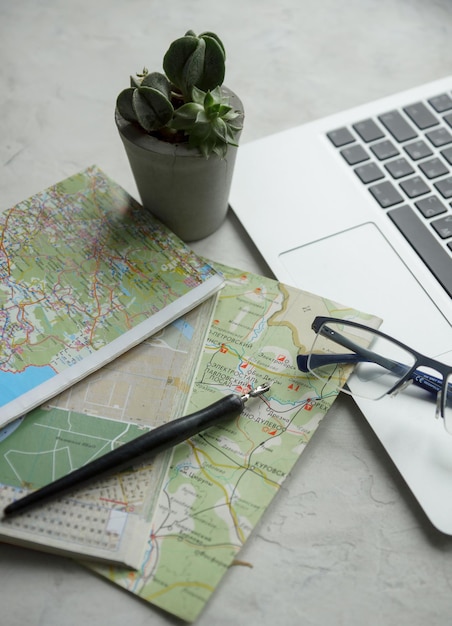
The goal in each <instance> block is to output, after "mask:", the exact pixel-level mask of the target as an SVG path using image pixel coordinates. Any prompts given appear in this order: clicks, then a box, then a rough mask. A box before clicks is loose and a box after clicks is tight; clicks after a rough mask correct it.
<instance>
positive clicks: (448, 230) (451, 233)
mask: <svg viewBox="0 0 452 626" xmlns="http://www.w3.org/2000/svg"><path fill="white" fill-rule="evenodd" d="M431 224H432V226H433V228H434V229H435V230H436V232H437V233H438V235H439V236H440V237H441V239H449V237H452V215H446V217H441V218H440V219H439V220H433V222H432V223H431Z"/></svg>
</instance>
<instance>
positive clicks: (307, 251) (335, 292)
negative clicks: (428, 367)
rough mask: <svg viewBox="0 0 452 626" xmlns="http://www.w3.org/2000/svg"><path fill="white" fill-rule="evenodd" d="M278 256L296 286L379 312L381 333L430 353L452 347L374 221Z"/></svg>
mask: <svg viewBox="0 0 452 626" xmlns="http://www.w3.org/2000/svg"><path fill="white" fill-rule="evenodd" d="M279 258H280V261H281V263H282V265H283V266H284V268H285V271H286V272H287V273H288V274H289V275H290V276H291V277H292V283H293V284H294V285H296V286H297V287H299V288H300V289H304V290H306V291H311V292H313V293H317V294H319V295H321V296H323V297H328V298H331V299H332V300H335V301H336V302H340V303H341V304H344V305H346V306H352V307H354V308H356V309H359V310H361V311H364V312H366V313H372V314H374V315H378V316H379V317H381V318H382V319H383V326H382V328H383V330H384V331H385V332H387V333H389V334H392V335H394V336H396V337H397V338H398V339H400V340H401V341H404V342H405V343H408V344H410V345H412V346H413V348H416V349H418V350H419V351H421V352H426V353H427V354H429V355H430V356H435V355H439V354H442V353H444V352H445V351H447V350H452V328H451V326H450V324H449V323H448V322H447V320H446V319H445V318H444V317H443V315H442V314H441V313H440V311H439V310H438V308H437V307H436V305H435V304H434V302H433V301H432V300H431V299H430V297H429V296H428V295H427V293H426V292H425V291H424V290H423V289H422V288H421V286H420V284H419V282H418V281H417V280H416V278H415V277H414V275H413V274H412V273H411V272H410V270H409V269H408V268H407V266H406V265H405V264H404V263H403V261H402V260H401V258H400V257H399V255H398V254H397V253H396V251H395V250H394V248H393V247H392V246H391V244H390V243H389V242H388V241H387V239H386V238H385V237H384V235H383V234H382V233H381V232H380V230H379V229H378V227H377V226H376V225H375V224H373V223H370V222H369V223H366V224H361V225H359V226H356V227H354V228H350V229H348V230H345V231H343V232H341V233H337V234H334V235H331V236H329V237H326V238H324V239H320V240H318V241H315V242H313V243H309V244H306V245H302V246H300V247H298V248H294V249H292V250H288V251H286V252H283V253H281V255H280V257H279ZM426 320H428V329H429V332H428V333H426V332H425V330H426Z"/></svg>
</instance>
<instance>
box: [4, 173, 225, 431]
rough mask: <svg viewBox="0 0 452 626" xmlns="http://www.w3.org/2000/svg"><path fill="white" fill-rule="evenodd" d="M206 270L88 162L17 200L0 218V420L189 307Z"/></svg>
mask: <svg viewBox="0 0 452 626" xmlns="http://www.w3.org/2000/svg"><path fill="white" fill-rule="evenodd" d="M215 276H216V274H215V272H214V270H213V269H212V268H211V267H210V265H208V264H207V263H205V262H204V261H202V260H201V259H200V258H199V257H197V256H196V255H195V254H194V253H193V252H192V251H191V250H190V249H189V248H187V246H185V244H184V243H183V242H181V241H180V240H179V239H178V238H177V237H176V236H175V235H173V234H172V233H170V232H169V231H168V230H167V229H166V228H165V227H164V226H162V225H161V224H160V222H158V221H157V220H156V219H155V218H154V217H153V216H152V215H151V214H150V213H149V212H148V211H145V210H143V208H142V207H141V206H140V205H139V204H138V203H136V202H135V201H134V200H133V199H132V198H131V197H130V196H129V195H128V194H127V193H126V192H125V191H124V189H122V188H121V187H120V186H119V185H117V184H116V183H114V182H113V181H111V180H110V179H109V178H108V177H107V176H105V174H103V172H101V171H100V170H99V169H98V168H97V167H95V166H93V167H90V168H88V169H87V170H85V171H83V172H81V173H79V174H77V175H75V176H72V177H71V178H68V179H66V180H64V181H62V182H61V183H58V184H56V185H54V186H52V187H50V188H49V189H47V190H45V191H43V192H41V193H39V194H36V195H35V196H33V197H32V198H30V199H28V200H26V201H23V202H21V203H19V204H17V205H16V206H15V207H13V208H12V209H10V210H9V211H7V212H6V213H5V214H4V215H2V219H1V222H0V305H1V306H0V340H1V341H0V407H2V412H1V418H0V424H4V423H7V421H9V420H11V419H13V418H14V417H17V416H19V415H22V414H23V413H24V412H25V411H26V410H28V409H30V408H32V406H37V405H38V404H40V403H41V402H44V401H45V400H47V399H48V398H49V397H51V396H52V395H55V394H56V393H58V392H60V391H61V390H62V389H64V388H66V387H68V385H69V384H71V383H73V382H76V381H77V380H79V379H80V377H81V376H82V375H85V374H86V371H93V370H94V369H96V368H98V367H100V366H101V365H103V364H104V363H106V362H108V361H109V360H111V358H113V357H115V356H117V355H118V354H120V353H121V352H123V351H124V350H126V349H128V348H130V346H131V345H134V344H136V343H138V342H139V341H142V340H143V339H144V338H145V337H147V336H149V335H150V334H151V333H152V332H155V331H156V330H158V329H159V328H161V327H162V326H163V325H165V324H166V323H168V321H171V320H174V319H175V318H176V317H178V316H180V315H181V314H182V313H183V312H185V311H186V310H189V309H190V308H192V306H193V302H195V303H197V302H200V301H202V299H203V298H200V297H197V296H193V299H191V294H192V293H194V291H196V288H197V287H199V286H202V287H204V285H205V283H206V281H208V279H210V278H212V277H215ZM219 286H220V281H218V283H217V288H218V287H219ZM213 291H215V290H213ZM213 291H212V292H213ZM205 293H206V295H205V296H204V297H207V295H209V294H208V293H207V292H205ZM176 303H177V306H176ZM171 306H173V309H171ZM165 311H167V313H165ZM157 313H158V314H160V317H158V316H157V315H156V314H157ZM130 342H132V343H130ZM87 359H88V360H87ZM85 364H86V366H85ZM41 384H47V387H46V388H45V391H42V390H37V391H36V394H41V395H37V396H35V395H33V392H34V390H35V389H36V387H38V386H39V385H41ZM49 385H50V386H49ZM27 393H28V396H26V400H25V399H23V398H22V401H21V402H20V403H16V404H17V406H16V404H15V401H16V399H17V398H20V396H23V394H27ZM42 394H43V397H42Z"/></svg>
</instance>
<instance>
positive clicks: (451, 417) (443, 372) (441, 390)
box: [297, 317, 452, 434]
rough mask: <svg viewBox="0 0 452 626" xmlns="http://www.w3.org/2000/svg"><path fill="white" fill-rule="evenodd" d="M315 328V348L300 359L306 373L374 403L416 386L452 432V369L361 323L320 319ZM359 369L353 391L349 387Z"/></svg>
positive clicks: (302, 368) (330, 318) (299, 362)
mask: <svg viewBox="0 0 452 626" xmlns="http://www.w3.org/2000/svg"><path fill="white" fill-rule="evenodd" d="M312 329H313V330H314V331H315V332H316V336H315V339H314V343H313V345H312V348H311V350H310V351H309V353H308V354H306V355H304V354H302V355H298V356H297V365H298V368H299V369H300V370H301V371H303V372H310V373H312V374H313V375H314V376H315V377H316V378H318V379H319V380H321V381H323V382H324V383H325V384H327V383H328V384H330V385H331V386H332V388H333V389H335V390H336V391H337V390H341V391H345V392H346V393H350V394H351V395H353V396H358V397H362V398H367V399H370V400H379V399H380V398H382V397H383V396H385V395H394V394H397V393H399V392H400V391H402V390H403V389H405V388H406V387H407V386H408V385H410V384H414V385H416V386H417V387H420V388H422V389H425V390H426V391H428V392H430V393H431V394H432V395H433V396H434V398H435V399H436V417H442V418H443V419H444V425H445V427H446V430H447V431H448V432H449V433H450V434H452V366H449V365H446V364H444V363H441V362H440V361H437V360H435V359H431V358H429V357H426V356H424V355H423V354H421V353H419V352H417V351H416V350H413V349H412V348H409V347H408V346H406V345H405V344H403V343H401V342H400V341H397V339H393V338H392V337H389V336H388V335H386V334H385V333H382V332H380V331H378V330H374V329H372V328H369V327H368V326H365V325H364V324H359V323H357V322H351V321H347V320H341V319H336V318H334V317H316V318H315V319H314V322H313V323H312ZM344 349H345V351H344ZM353 366H355V370H354V372H353V373H354V375H353V379H352V382H351V387H350V388H343V385H344V384H345V382H346V380H347V377H348V375H349V374H350V371H351V368H352V367H353ZM432 372H433V373H432ZM438 374H439V375H440V376H438Z"/></svg>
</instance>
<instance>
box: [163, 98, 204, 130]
mask: <svg viewBox="0 0 452 626" xmlns="http://www.w3.org/2000/svg"><path fill="white" fill-rule="evenodd" d="M200 112H202V107H201V105H199V104H196V103H195V102H187V104H183V105H182V106H181V107H180V108H179V109H176V111H174V116H173V120H172V122H171V128H175V129H176V130H190V129H191V128H192V127H193V125H194V124H195V123H196V120H197V118H198V115H199V113H200Z"/></svg>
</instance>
